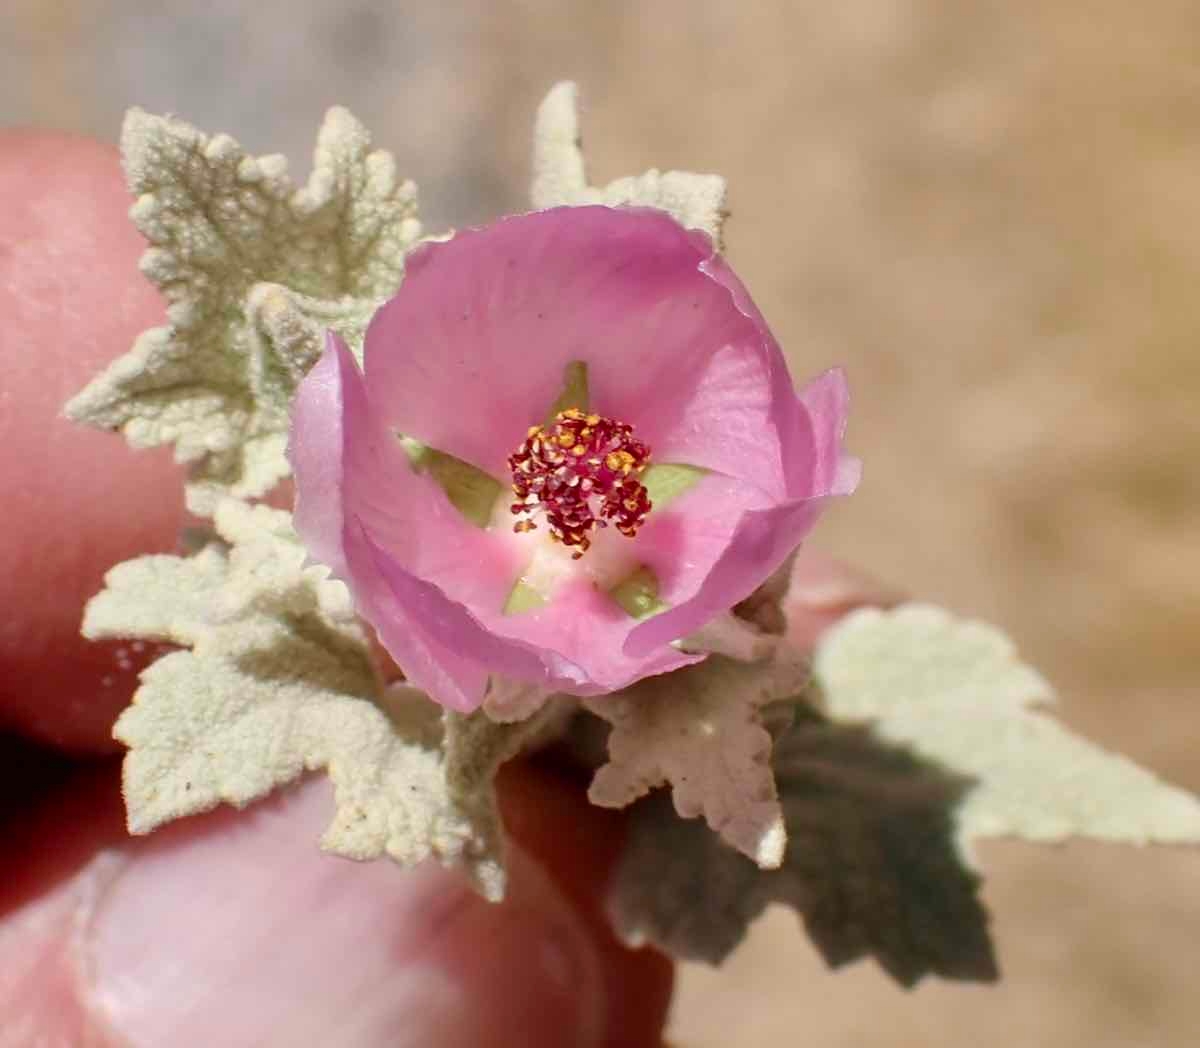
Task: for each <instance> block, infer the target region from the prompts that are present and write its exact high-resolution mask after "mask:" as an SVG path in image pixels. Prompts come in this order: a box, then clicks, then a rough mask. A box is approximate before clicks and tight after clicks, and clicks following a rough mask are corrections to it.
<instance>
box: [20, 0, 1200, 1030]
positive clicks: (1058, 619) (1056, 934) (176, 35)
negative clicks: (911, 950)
mask: <svg viewBox="0 0 1200 1048" xmlns="http://www.w3.org/2000/svg"><path fill="white" fill-rule="evenodd" d="M566 77H569V78H572V79H576V80H578V81H579V82H580V85H581V88H582V91H583V95H584V102H585V106H586V111H585V114H584V121H585V131H586V134H587V140H588V144H589V147H590V148H589V153H590V156H591V159H592V170H593V174H594V175H595V176H596V177H597V178H598V179H600V180H605V179H607V178H610V177H614V176H616V175H620V174H627V173H633V172H637V171H641V170H643V169H644V168H646V167H649V166H659V167H663V168H667V167H683V168H690V169H694V170H712V171H718V172H720V173H722V174H724V175H726V176H727V177H728V179H729V181H730V186H731V200H732V209H733V219H732V221H731V223H730V225H729V227H728V253H729V256H730V257H731V259H732V261H733V263H734V265H735V266H736V267H737V269H738V271H739V272H740V274H741V275H742V277H743V278H744V279H745V281H746V283H747V284H748V285H749V286H750V288H751V289H752V291H753V293H754V295H755V297H756V299H757V301H758V303H759V304H760V306H761V307H762V308H763V310H764V312H765V313H766V315H767V317H768V318H769V319H770V320H771V322H772V324H773V326H774V328H775V330H776V333H777V334H778V335H779V337H780V340H781V341H782V342H783V344H784V345H785V346H786V347H787V348H788V350H789V353H790V355H791V359H792V361H793V364H794V366H795V368H796V370H797V374H798V375H805V374H810V373H814V372H816V371H818V370H821V369H823V368H825V367H827V366H830V365H831V364H834V363H842V364H844V365H846V367H847V368H848V370H849V372H850V377H851V382H852V386H853V390H854V393H855V404H854V412H853V420H852V428H851V444H852V446H853V448H854V449H855V450H856V451H857V452H858V453H859V454H860V455H861V456H862V457H863V459H864V460H865V463H866V475H865V480H864V483H863V486H862V488H861V492H860V494H858V495H856V496H855V497H854V498H853V499H852V500H850V501H849V502H847V503H846V504H844V505H842V506H840V507H838V509H837V510H836V512H834V513H832V514H830V515H829V516H828V517H827V518H826V519H825V521H824V523H823V524H822V526H821V528H820V530H819V532H818V534H817V536H816V538H815V540H814V541H815V542H816V543H817V544H819V545H821V546H823V547H825V548H828V549H832V550H835V551H836V552H838V553H839V554H841V555H843V556H845V557H846V558H849V559H851V560H854V561H856V562H858V563H860V564H862V565H864V566H866V567H868V568H870V569H872V570H873V571H874V572H876V573H877V574H879V575H881V576H883V577H885V578H887V579H889V580H891V581H894V582H896V583H899V584H901V585H902V586H905V587H907V588H908V589H909V590H910V591H911V592H913V593H916V594H920V595H923V596H926V597H928V598H931V599H933V600H936V601H939V602H942V603H945V604H948V605H951V606H953V607H955V608H957V609H959V610H960V611H964V612H969V613H971V614H976V615H979V616H981V617H984V618H987V619H990V620H993V621H996V622H998V623H1001V624H1003V625H1004V626H1005V627H1006V628H1007V629H1009V630H1010V631H1011V632H1012V633H1013V634H1014V635H1015V636H1016V638H1017V639H1018V642H1019V643H1020V645H1021V647H1022V648H1023V650H1024V651H1025V652H1026V653H1027V654H1028V655H1029V656H1030V658H1031V659H1032V660H1033V661H1034V662H1035V663H1037V664H1038V665H1039V666H1041V667H1042V668H1044V669H1045V670H1046V671H1048V673H1049V674H1050V675H1051V676H1052V677H1053V679H1054V680H1056V681H1057V683H1058V684H1059V686H1060V688H1061V691H1062V695H1063V702H1062V714H1063V716H1064V717H1065V718H1066V719H1067V720H1068V721H1070V722H1071V723H1072V724H1073V725H1074V726H1075V727H1076V728H1077V729H1079V730H1081V731H1084V732H1086V733H1088V734H1090V735H1091V736H1092V737H1093V738H1095V739H1097V740H1099V741H1101V742H1103V743H1105V744H1108V745H1110V746H1112V747H1115V748H1119V749H1121V750H1123V751H1124V752H1126V753H1128V754H1130V755H1132V756H1134V757H1135V758H1137V759H1139V760H1140V761H1143V762H1145V763H1147V764H1149V765H1150V766H1152V767H1153V768H1155V769H1157V770H1158V771H1160V772H1161V773H1162V774H1164V775H1166V776H1169V777H1171V778H1173V779H1175V780H1176V781H1178V782H1180V783H1181V784H1184V785H1187V786H1189V787H1191V788H1192V789H1200V702H1198V701H1197V700H1198V698H1200V685H1198V683H1197V682H1198V681H1200V287H1198V283H1200V5H1198V4H1197V3H1196V2H1195V0H1190V2H1183V0H1181V2H1174V0H1149V2H1146V3H1143V4H1140V5H1133V4H1129V3H1119V2H1116V0H1091V2H1083V0H1075V2H1071V0H1058V2H1053V0H1049V2H1048V0H1007V2H999V0H997V2H988V0H909V2H901V0H794V2H791V3H785V2H779V3H771V2H755V3H737V2H735V0H672V2H667V0H662V2H659V0H641V2H637V0H620V2H618V0H612V2H608V3H597V2H593V3H585V2H578V3H559V4H555V3H551V2H549V0H528V2H524V3H504V2H499V0H497V2H494V3H488V2H486V0H480V2H478V3H462V2H454V0H441V2H437V3H417V2H393V3H384V2H371V0H341V2H335V0H309V2H308V3H301V2H297V0H291V2H289V0H259V2H257V3H255V4H253V5H251V4H244V3H241V2H239V0H204V2H195V3H184V2H178V0H168V2H161V0H160V2H155V3H151V2H148V0H147V2H141V0H120V2H104V0H4V2H3V4H2V5H0V125H11V124H39V125H43V126H51V127H59V128H65V129H71V130H78V131H83V132H87V133H90V134H93V135H97V136H99V137H101V138H107V139H112V138H113V137H114V136H115V135H116V132H117V129H118V126H119V121H120V117H121V113H122V111H123V109H124V108H125V107H126V106H127V105H130V104H134V103H137V104H140V105H142V106H145V107H147V108H149V109H151V110H157V111H163V110H170V111H173V112H176V113H178V114H179V115H181V116H183V117H185V118H186V119H188V120H190V121H192V122H194V123H196V124H198V125H199V126H200V127H202V128H204V129H206V130H209V131H217V130H223V131H229V132H231V133H232V134H234V135H235V136H236V137H237V138H239V139H240V140H241V141H242V142H243V143H244V144H245V145H246V146H247V147H249V148H251V149H253V150H254V151H256V152H284V153H287V154H288V155H289V156H290V157H291V158H292V160H293V169H294V170H295V171H296V173H297V175H300V176H303V174H304V173H305V172H306V170H307V160H308V156H309V154H310V151H311V147H312V138H313V134H314V132H315V130H316V126H317V124H318V121H319V119H320V116H321V113H322V112H323V110H324V108H325V107H326V106H327V105H328V104H331V103H333V102H341V103H344V104H346V105H348V106H350V108H351V109H353V110H354V111H355V112H356V113H357V114H358V115H359V116H360V117H361V118H362V119H364V120H365V121H366V123H367V124H368V126H369V127H371V128H372V129H373V131H374V132H375V134H376V139H377V141H378V143H379V144H380V145H383V146H386V147H387V148H389V149H391V150H392V151H393V152H394V153H395V154H396V155H397V158H398V159H399V161H400V166H401V168H402V169H403V170H404V171H406V172H407V173H408V174H409V175H411V176H412V177H413V178H415V179H416V180H417V182H418V184H419V185H420V187H421V192H422V199H423V202H424V217H425V220H426V222H427V225H428V227H429V228H430V229H437V228H440V227H444V226H446V225H451V224H457V225H461V224H464V223H468V222H474V221H479V220H483V219H485V218H487V217H488V216H491V215H495V214H498V213H502V212H505V211H512V210H518V209H521V208H523V207H524V206H526V199H527V198H526V186H527V175H528V151H529V127H530V124H531V120H532V116H533V110H534V107H535V105H536V104H537V101H538V100H539V98H540V97H541V95H542V93H543V92H544V91H545V90H546V88H548V87H549V85H550V84H551V83H552V82H553V81H555V80H557V79H561V78H566ZM4 203H5V206H11V205H10V202H7V201H6V202H4ZM984 859H985V862H986V867H987V870H988V872H989V875H990V876H989V879H988V883H987V887H986V896H987V900H988V903H989V905H990V906H991V908H992V911H993V914H994V920H995V929H996V933H997V940H998V946H999V951H1000V958H1001V963H1002V966H1003V968H1004V971H1005V981H1004V982H1003V983H1002V984H1001V985H1000V986H999V987H998V988H962V987H956V986H953V985H946V984H942V985H926V986H922V987H921V988H919V989H918V990H917V991H916V992H914V993H911V994H905V993H904V992H902V991H900V990H898V989H896V988H894V987H892V986H891V985H890V984H888V983H887V982H885V981H884V979H883V978H882V977H881V976H880V975H879V974H878V973H877V971H876V970H875V969H874V967H873V966H872V965H869V964H867V965H859V966H857V967H855V968H853V969H851V970H849V971H846V972H843V973H839V974H836V975H830V974H828V973H827V972H826V971H825V970H824V969H823V967H822V965H821V963H820V962H819V960H817V959H816V957H815V956H814V953H813V951H812V950H811V949H810V948H809V946H808V944H807V941H806V940H805V938H804V937H803V935H802V933H801V932H800V930H799V929H798V928H797V927H796V925H795V923H794V921H793V920H792V919H791V917H790V916H789V915H787V914H785V913H783V912H778V913H773V914H771V915H770V916H769V917H768V918H767V919H766V920H765V921H763V922H762V923H760V924H759V925H758V926H757V928H756V930H755V932H754V935H753V936H752V938H751V940H750V942H749V943H748V944H747V945H746V946H745V947H744V948H743V949H742V950H741V951H740V952H739V953H738V954H737V955H736V956H735V957H734V958H733V959H732V961H731V962H730V963H729V964H728V965H727V966H726V967H725V969H724V970H722V971H720V972H716V973H714V972H711V971H708V970H705V969H699V968H696V969H688V970H687V971H685V972H684V975H683V979H682V985H681V987H680V992H679V995H678V1001H677V1005H676V1010H675V1017H674V1021H673V1026H672V1038H673V1040H674V1041H676V1042H677V1043H679V1044H680V1045H683V1046H686V1048H751V1046H764V1048H773V1046H784V1045H786V1046H793V1045H795V1046H801V1045H804V1046H809V1045H813V1046H816V1045H820V1046H830V1048H856V1046H868V1045H870V1046H889V1048H890V1046H900V1045H904V1046H909V1045H915V1046H923V1045H930V1046H953V1045H962V1044H971V1045H979V1046H986V1048H1000V1046H1006V1048H1007V1046H1010V1045H1013V1044H1021V1045H1038V1046H1041V1045H1046V1046H1054V1048H1057V1046H1076V1045H1078V1046H1095V1048H1143V1046H1144V1048H1164V1046H1171V1048H1174V1046H1179V1048H1184V1046H1193V1045H1196V1044H1200V983H1198V978H1200V977H1198V975H1197V971H1198V970H1200V963H1198V962H1200V900H1198V897H1197V886H1198V885H1200V855H1197V854H1195V853H1192V854H1188V853H1186V852H1155V853H1148V852H1143V853H1138V852H1134V851H1124V850H1120V849H1115V848H1104V847H1099V846H1082V845H1072V846H1070V847H1069V848H1066V849H1059V850H1052V849H1050V850H1048V849H1041V848H1034V847H1027V846H1022V845H1017V844H997V845H993V846H990V847H988V848H987V849H986V851H985V852H984Z"/></svg>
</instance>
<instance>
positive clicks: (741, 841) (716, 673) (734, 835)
mask: <svg viewBox="0 0 1200 1048" xmlns="http://www.w3.org/2000/svg"><path fill="white" fill-rule="evenodd" d="M781 652H782V649H781ZM807 679H808V667H807V666H806V665H805V664H803V663H802V662H800V661H799V660H796V659H793V658H791V657H788V656H786V655H784V654H782V653H781V656H780V657H779V658H778V659H774V658H773V659H771V660H768V661H764V662H760V663H740V662H734V661H731V660H729V659H725V658H722V657H720V656H717V655H713V656H710V657H709V658H708V659H706V660H705V661H704V662H701V663H698V664H697V665H695V666H688V667H685V668H684V669H681V670H676V671H675V672H674V673H667V674H663V675H662V676H658V677H648V678H647V679H645V680H643V681H639V682H638V683H637V684H634V685H633V686H632V687H629V688H626V689H625V690H624V691H621V692H618V693H616V694H613V695H604V696H600V697H598V698H595V699H588V700H585V703H584V704H585V706H586V707H587V708H588V709H589V710H590V711H591V712H592V713H594V714H596V715H597V716H598V717H602V718H603V719H604V720H606V721H608V722H609V723H610V724H611V725H612V731H611V733H610V734H609V738H608V753H609V762H608V763H607V764H606V765H604V766H603V767H602V768H600V770H599V771H597V772H596V776H595V778H594V779H593V780H592V785H591V788H590V789H589V790H588V797H589V798H590V799H591V801H592V803H593V804H599V805H602V806H603V807H606V808H623V807H625V805H627V804H630V803H632V802H633V801H635V800H637V799H638V798H639V797H642V796H644V795H645V794H646V793H648V792H649V791H650V790H652V789H654V788H655V787H656V786H661V785H662V784H664V783H670V785H671V791H672V795H673V797H674V801H675V807H676V809H677V810H678V812H679V814H680V815H682V816H684V817H685V818H692V817H694V816H697V815H703V816H704V818H705V821H707V823H708V825H709V826H710V827H712V829H713V830H714V831H716V832H717V833H718V834H720V835H721V836H722V837H723V838H725V840H727V841H728V842H729V843H730V844H732V845H733V846H734V847H735V848H737V849H738V850H739V851H742V852H744V853H745V854H746V855H748V856H750V857H751V858H752V859H754V861H755V862H757V863H758V864H759V865H760V866H764V867H772V866H778V865H779V863H780V862H781V861H782V859H783V852H784V848H785V846H786V843H787V835H786V832H785V830H784V826H783V820H782V816H781V814H780V810H779V802H778V800H777V798H776V793H775V783H774V779H773V776H772V774H771V763H770V761H771V735H770V732H769V731H768V730H767V728H766V726H765V725H764V724H763V720H762V709H763V707H764V706H767V705H768V704H770V703H774V702H778V701H779V700H781V699H790V698H793V697H795V696H796V695H798V694H799V693H800V692H801V691H802V690H803V688H804V685H805V683H806V681H807Z"/></svg>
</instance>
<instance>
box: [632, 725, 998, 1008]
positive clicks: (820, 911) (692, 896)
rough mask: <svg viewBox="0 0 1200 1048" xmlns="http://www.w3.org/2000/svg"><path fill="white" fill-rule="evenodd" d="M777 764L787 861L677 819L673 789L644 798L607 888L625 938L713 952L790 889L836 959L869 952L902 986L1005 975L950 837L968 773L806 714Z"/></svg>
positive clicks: (790, 900)
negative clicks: (752, 856)
mask: <svg viewBox="0 0 1200 1048" xmlns="http://www.w3.org/2000/svg"><path fill="white" fill-rule="evenodd" d="M775 771H776V778H777V781H778V784H779V794H780V799H781V802H782V805H783V812H784V819H785V822H786V825H787V832H788V851H787V857H786V859H785V860H784V865H783V867H782V868H781V869H778V870H761V869H759V868H758V867H756V866H755V865H754V864H753V863H751V862H750V861H749V860H747V859H746V858H745V857H744V856H742V855H739V854H737V853H736V852H734V851H733V850H732V849H730V848H728V847H726V846H725V845H724V844H723V843H722V842H721V841H720V840H718V839H717V838H716V837H714V836H713V835H712V834H710V833H708V832H707V831H706V830H705V828H704V827H703V826H700V825H699V824H697V823H696V822H692V821H685V820H682V819H679V818H677V817H676V816H675V814H674V813H673V812H672V811H671V810H670V806H669V805H668V804H667V803H666V801H665V798H661V797H654V798H650V799H649V800H648V801H646V802H644V804H642V805H639V806H638V808H637V809H636V810H635V812H634V819H633V828H632V831H631V834H630V838H629V843H628V844H627V846H626V851H625V854H624V855H623V857H622V861H621V865H620V867H619V869H618V872H617V877H616V881H615V884H614V892H613V896H612V909H613V911H614V919H615V922H616V925H617V928H618V930H619V932H620V933H621V934H622V936H623V937H624V938H626V939H627V940H629V941H631V942H634V943H641V942H645V941H650V942H653V943H655V944H656V945H658V946H659V947H661V948H663V949H665V950H667V951H668V952H670V953H671V954H672V955H674V956H675V957H677V958H680V959H688V960H703V961H707V962H708V963H710V964H717V963H719V962H720V961H721V960H723V959H724V958H725V957H726V956H727V955H728V954H729V953H730V951H732V950H733V948H734V947H735V946H736V945H737V944H738V943H739V942H740V941H741V940H742V938H743V936H744V935H745V932H746V929H747V927H748V926H749V924H750V922H751V921H753V920H754V918H755V917H757V916H758V915H759V914H760V913H761V912H762V911H763V910H764V909H765V908H766V906H767V905H768V903H771V902H781V903H784V904H786V905H788V906H790V907H792V908H793V909H795V910H796V911H797V913H799V914H800V915H801V916H802V917H803V920H804V923H805V926H806V928H807V930H808V933H809V936H810V937H811V938H812V940H813V942H814V943H815V945H816V946H817V948H818V949H819V950H820V952H821V954H822V956H823V957H824V958H825V960H826V961H827V963H829V964H830V965H831V966H834V967H837V966H840V965H843V964H847V963H850V962H851V961H855V960H857V959H859V958H861V957H867V956H871V957H874V958H875V959H876V960H877V961H878V962H879V963H880V965H881V966H882V967H883V968H884V969H885V970H886V971H887V972H888V973H889V974H890V975H891V976H892V977H893V978H894V979H896V980H897V981H898V982H900V983H902V984H903V985H905V986H912V985H913V984H915V983H916V982H917V981H919V980H920V979H921V978H922V977H923V976H925V975H940V976H943V977H945V978H950V979H973V980H982V981H989V980H992V979H994V978H995V977H996V964H995V959H994V957H993V953H992V947H991V943H990V941H989V939H988V934H987V916H986V913H985V911H984V909H983V907H982V905H981V904H980V902H979V901H978V899H977V897H976V892H977V889H978V879H977V878H976V876H975V875H974V874H973V873H972V872H971V871H970V870H969V869H968V868H967V867H966V864H965V863H964V862H963V860H962V858H961V856H960V854H959V852H958V848H957V845H956V841H955V832H954V812H955V809H956V807H957V806H958V804H959V803H960V801H961V798H962V795H963V793H964V791H965V790H966V789H967V788H968V784H967V783H966V782H965V781H963V780H961V779H958V778H956V777H954V776H950V775H948V774H946V773H945V772H943V771H941V770H939V769H938V768H936V767H935V766H933V765H929V764H926V763H923V762H922V761H920V760H919V759H917V758H915V757H914V756H912V755H911V754H910V753H908V752H906V751H905V750H903V749H901V748H899V747H895V746H891V745H888V744H885V743H881V742H879V741H878V740H876V739H875V738H874V737H873V736H872V734H871V733H870V731H869V730H868V729H865V728H862V727H858V726H848V725H834V724H828V723H822V722H820V721H818V720H815V719H812V718H810V717H803V718H802V719H801V721H800V722H799V723H798V724H796V725H795V726H794V727H792V728H790V729H789V730H788V731H786V732H785V733H784V734H783V736H782V737H781V738H780V739H779V741H778V742H777V743H776V747H775Z"/></svg>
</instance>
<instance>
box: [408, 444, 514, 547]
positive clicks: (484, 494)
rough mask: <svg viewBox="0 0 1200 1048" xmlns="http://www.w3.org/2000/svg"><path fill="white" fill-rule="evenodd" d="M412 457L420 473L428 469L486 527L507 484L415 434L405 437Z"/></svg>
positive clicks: (464, 510)
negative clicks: (432, 445)
mask: <svg viewBox="0 0 1200 1048" xmlns="http://www.w3.org/2000/svg"><path fill="white" fill-rule="evenodd" d="M400 444H401V446H402V447H403V448H404V453H405V454H406V455H408V461H409V462H410V463H411V464H412V468H413V469H414V470H416V471H417V472H418V473H428V474H429V475H430V476H431V477H432V478H433V479H434V480H435V481H437V483H438V486H439V487H441V489H442V490H443V491H444V492H445V493H446V497H447V498H448V499H449V500H450V502H451V503H452V504H453V505H454V508H455V509H457V510H458V512H459V513H461V514H462V515H463V516H464V517H465V518H466V519H467V520H469V521H470V522H471V523H472V524H474V525H475V526H476V527H477V528H486V527H487V526H488V524H489V523H491V519H492V511H493V510H494V509H495V507H496V500H497V499H498V498H499V497H500V493H501V491H502V490H503V488H504V486H503V485H502V484H501V483H500V482H499V481H498V480H496V478H495V477H492V476H489V475H488V474H487V473H484V472H483V470H481V469H478V468H476V467H475V466H472V465H471V464H470V463H469V462H464V461H463V460H462V459H459V458H455V457H454V456H453V455H447V454H446V452H444V451H438V450H437V449H436V448H431V447H429V446H427V445H425V444H422V443H421V442H420V441H419V440H414V439H413V438H412V437H401V438H400Z"/></svg>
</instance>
